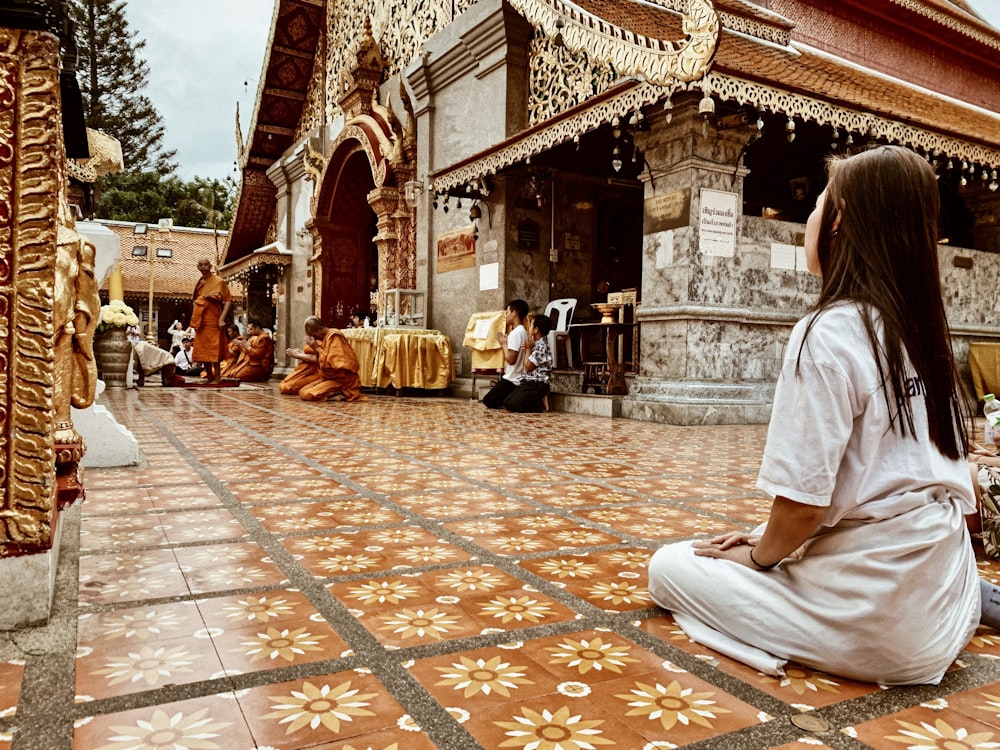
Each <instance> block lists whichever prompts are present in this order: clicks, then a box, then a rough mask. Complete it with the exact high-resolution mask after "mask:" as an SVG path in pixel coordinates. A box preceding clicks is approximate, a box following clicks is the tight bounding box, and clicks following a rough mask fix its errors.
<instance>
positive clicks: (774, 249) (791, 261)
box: [771, 242, 795, 271]
mask: <svg viewBox="0 0 1000 750" xmlns="http://www.w3.org/2000/svg"><path fill="white" fill-rule="evenodd" d="M771 268H776V269H779V270H782V271H794V270H795V245H784V244H781V243H779V242H772V243H771Z"/></svg>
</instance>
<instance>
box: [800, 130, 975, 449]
mask: <svg viewBox="0 0 1000 750" xmlns="http://www.w3.org/2000/svg"><path fill="white" fill-rule="evenodd" d="M828 169H829V175H830V181H829V184H828V185H827V188H826V202H825V204H824V210H823V215H822V219H821V223H820V228H819V242H818V248H817V249H818V255H819V265H820V269H821V271H822V274H823V284H822V289H821V291H820V295H819V299H818V300H817V302H816V305H815V307H814V309H815V310H816V311H821V310H824V309H826V308H829V307H830V306H831V305H833V304H835V303H837V302H842V301H852V302H856V303H859V305H860V309H861V318H862V320H863V321H864V326H865V330H866V332H867V334H868V340H869V341H870V342H871V345H872V351H873V352H874V354H875V362H876V363H877V366H878V371H879V377H880V378H881V381H882V384H883V386H884V388H883V390H884V395H885V400H886V405H887V406H888V407H889V414H890V420H891V421H890V424H891V425H892V426H893V428H894V429H899V430H900V432H901V434H902V435H907V434H910V435H912V434H913V411H912V408H911V406H910V399H909V397H908V395H907V386H906V383H905V381H906V380H907V374H906V358H907V357H909V361H910V363H911V364H912V366H913V368H914V370H916V374H917V376H918V377H919V378H920V381H921V383H922V384H923V387H924V391H925V394H926V396H925V399H924V401H925V403H926V404H927V422H928V427H929V432H930V438H931V440H932V441H933V442H934V444H935V445H936V446H937V448H938V450H939V451H940V452H941V453H942V455H945V456H947V457H949V458H954V459H957V458H960V457H964V456H965V453H966V439H967V436H966V432H965V423H964V419H963V414H962V407H961V402H960V399H959V395H958V389H957V379H956V375H955V363H954V359H953V356H952V351H951V334H950V333H949V330H948V321H947V318H946V316H945V312H944V303H943V302H942V299H941V281H940V278H939V271H938V258H937V241H938V217H939V213H940V206H939V198H938V187H937V180H936V177H935V174H934V170H933V169H931V167H930V165H929V164H927V162H925V161H924V160H923V159H922V158H921V157H920V156H918V155H917V154H915V153H914V152H912V151H910V150H908V149H905V148H902V147H899V146H878V147H876V148H873V149H871V150H868V151H863V152H861V153H859V154H856V155H854V156H851V157H848V158H842V159H835V160H832V161H830V163H829V166H828ZM838 214H839V216H840V223H839V225H838V226H837V229H836V231H834V224H835V221H836V219H837V216H838ZM873 311H877V312H878V317H879V318H880V319H881V323H882V328H883V336H882V341H879V337H878V335H877V332H876V327H875V321H874V315H873ZM814 320H815V318H814ZM806 335H807V336H808V332H807V334H806Z"/></svg>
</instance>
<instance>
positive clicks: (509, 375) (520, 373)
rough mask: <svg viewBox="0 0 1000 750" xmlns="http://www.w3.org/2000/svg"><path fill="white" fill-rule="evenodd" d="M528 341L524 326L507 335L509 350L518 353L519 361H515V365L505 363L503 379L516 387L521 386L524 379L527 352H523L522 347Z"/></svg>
mask: <svg viewBox="0 0 1000 750" xmlns="http://www.w3.org/2000/svg"><path fill="white" fill-rule="evenodd" d="M527 340H528V331H527V330H526V329H525V327H524V326H523V325H520V326H518V327H517V328H515V329H514V330H513V331H511V332H510V333H508V334H507V348H508V349H513V350H514V351H516V352H517V359H516V360H515V361H514V364H510V363H509V362H506V361H505V362H506V363H505V364H504V368H503V377H504V380H509V381H510V382H511V383H513V384H514V385H520V384H521V378H523V377H524V355H525V354H526V352H522V351H521V345H522V344H524V342H525V341H527Z"/></svg>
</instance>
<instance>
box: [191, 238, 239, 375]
mask: <svg viewBox="0 0 1000 750" xmlns="http://www.w3.org/2000/svg"><path fill="white" fill-rule="evenodd" d="M198 270H199V271H200V272H201V278H200V279H199V280H198V283H197V284H196V285H195V287H194V294H193V295H192V297H193V298H194V305H193V309H192V311H191V326H192V327H193V328H194V330H195V337H194V350H193V352H192V356H193V357H194V361H195V362H201V363H203V364H204V365H205V377H206V379H207V381H208V382H209V383H218V382H219V381H220V380H221V377H220V374H219V362H221V361H222V360H223V359H225V358H226V345H227V341H226V337H225V336H224V335H223V330H224V329H225V327H226V316H227V315H229V308H230V307H231V306H232V304H233V295H232V294H230V293H229V285H228V284H226V282H225V281H223V280H222V277H220V276H216V275H215V274H214V273H212V261H210V260H209V259H208V258H202V259H201V260H199V261H198Z"/></svg>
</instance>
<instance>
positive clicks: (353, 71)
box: [337, 16, 385, 120]
mask: <svg viewBox="0 0 1000 750" xmlns="http://www.w3.org/2000/svg"><path fill="white" fill-rule="evenodd" d="M353 58H354V59H353V64H352V65H350V66H349V67H348V68H345V69H344V70H342V71H341V73H340V88H339V90H338V96H337V103H338V104H339V105H340V108H341V109H342V110H343V112H344V117H345V118H346V119H348V120H350V119H351V118H352V117H355V116H357V115H364V114H368V113H369V112H371V109H372V106H373V102H375V103H377V96H378V86H379V84H380V83H381V82H382V71H383V68H384V67H385V63H384V61H383V59H382V53H381V51H380V50H379V46H378V42H376V41H375V38H374V37H373V36H372V22H371V18H369V17H368V16H366V17H365V26H364V31H363V32H362V34H361V40H360V42H359V44H358V48H357V49H356V50H355V52H354V56H353Z"/></svg>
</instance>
